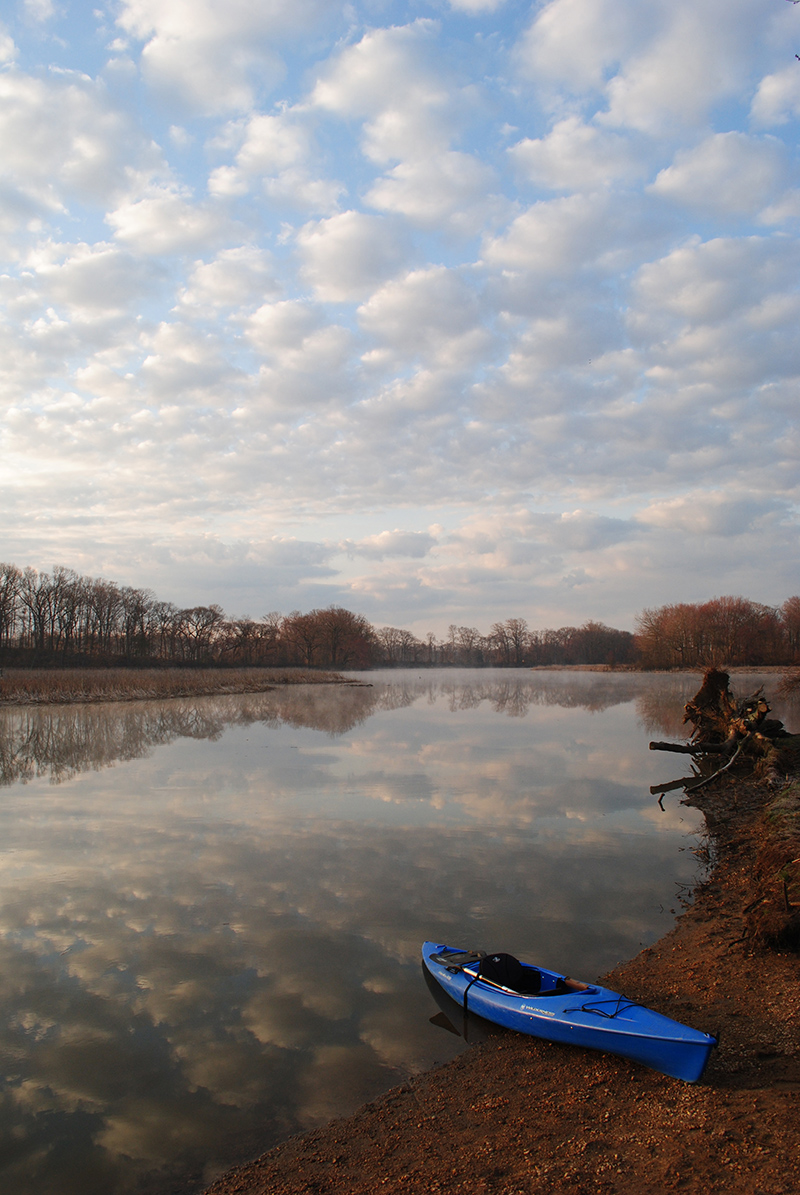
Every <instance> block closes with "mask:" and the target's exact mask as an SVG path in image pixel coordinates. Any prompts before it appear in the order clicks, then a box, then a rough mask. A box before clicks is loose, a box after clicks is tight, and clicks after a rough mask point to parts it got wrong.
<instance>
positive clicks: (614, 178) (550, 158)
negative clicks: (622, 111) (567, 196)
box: [508, 116, 643, 191]
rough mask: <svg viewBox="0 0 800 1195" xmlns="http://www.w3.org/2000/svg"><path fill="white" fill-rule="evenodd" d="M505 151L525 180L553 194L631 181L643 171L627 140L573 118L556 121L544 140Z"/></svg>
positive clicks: (522, 143) (632, 147) (534, 140)
mask: <svg viewBox="0 0 800 1195" xmlns="http://www.w3.org/2000/svg"><path fill="white" fill-rule="evenodd" d="M508 152H509V154H510V155H511V157H512V159H513V161H514V163H515V164H516V165H517V166H518V167H519V169H520V171H521V172H523V173H524V174H525V176H526V177H527V178H529V179H530V180H531V181H532V182H534V183H539V184H540V185H542V186H545V187H548V188H550V189H551V190H554V191H562V190H563V191H567V190H578V191H583V190H589V191H593V190H595V189H596V188H598V187H605V186H610V185H611V184H613V183H615V182H618V181H623V182H628V181H632V180H633V179H635V178H636V177H637V175H639V174H640V173H641V172H642V170H643V163H642V161H641V159H640V158H639V156H638V155H637V153H636V150H635V147H634V146H633V145H632V144H631V143H630V142H629V141H627V140H626V139H625V138H623V137H621V136H619V135H618V134H616V133H610V132H608V130H605V129H599V128H597V127H595V126H592V125H586V124H584V123H583V122H582V121H581V120H580V118H579V117H577V116H567V117H565V118H564V119H563V120H560V121H558V122H557V123H556V125H555V126H554V128H553V129H552V130H551V132H550V133H548V135H547V136H546V137H540V138H536V139H531V138H530V137H526V138H525V139H524V140H523V141H518V142H517V144H516V145H513V146H511V148H510V149H509V151H508Z"/></svg>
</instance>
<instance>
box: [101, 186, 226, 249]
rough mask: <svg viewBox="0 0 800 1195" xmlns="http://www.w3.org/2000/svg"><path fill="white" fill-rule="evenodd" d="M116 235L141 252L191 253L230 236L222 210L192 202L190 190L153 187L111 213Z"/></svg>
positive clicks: (109, 218)
mask: <svg viewBox="0 0 800 1195" xmlns="http://www.w3.org/2000/svg"><path fill="white" fill-rule="evenodd" d="M106 222H107V223H108V224H109V225H110V226H111V228H113V230H114V235H115V236H116V237H118V238H119V240H121V241H123V242H124V243H125V244H127V245H129V246H131V248H132V249H135V250H138V251H139V252H141V253H153V254H156V255H159V256H161V255H163V254H172V253H190V252H192V251H194V252H196V251H197V250H198V249H203V248H206V247H210V246H213V245H214V244H216V243H218V242H219V241H221V240H223V239H224V238H225V237H226V236H229V235H231V231H232V230H231V226H230V223H229V221H228V220H227V218H226V216H225V215H224V213H223V212H221V211H220V210H219V209H218V208H215V207H214V206H213V205H211V204H209V203H199V204H198V203H193V202H192V198H191V195H190V194H189V193H188V192H185V191H184V192H183V193H181V192H180V191H179V190H177V189H176V188H174V187H158V188H152V189H151V190H150V193H149V194H146V195H144V196H143V197H142V198H141V199H138V198H131V199H127V200H125V201H123V202H122V203H121V204H120V205H119V207H117V208H116V209H115V210H114V211H110V212H108V214H107V215H106Z"/></svg>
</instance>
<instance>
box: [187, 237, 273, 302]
mask: <svg viewBox="0 0 800 1195" xmlns="http://www.w3.org/2000/svg"><path fill="white" fill-rule="evenodd" d="M278 291H279V284H278V283H277V281H276V280H275V276H274V265H273V261H272V258H271V256H270V254H269V253H267V252H266V251H265V250H263V249H259V248H258V247H257V246H255V245H239V246H237V247H236V248H235V249H223V250H222V251H221V252H220V253H218V254H217V256H216V257H215V258H214V259H213V260H212V261H209V262H204V261H198V262H196V263H195V266H194V269H193V270H192V273H191V274H190V275H189V278H188V280H187V284H186V288H185V289H184V290H183V292H182V293H181V303H182V304H183V305H184V306H186V307H195V308H199V309H212V310H213V309H216V308H220V307H237V308H241V307H247V306H249V305H250V304H252V303H254V302H258V301H260V300H262V299H265V298H274V297H275V296H276V295H277V293H278Z"/></svg>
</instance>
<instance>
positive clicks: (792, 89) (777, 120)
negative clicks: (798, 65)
mask: <svg viewBox="0 0 800 1195" xmlns="http://www.w3.org/2000/svg"><path fill="white" fill-rule="evenodd" d="M750 114H751V116H752V119H753V121H754V123H755V124H757V125H765V126H769V125H781V124H786V122H787V121H788V120H791V119H793V118H796V117H797V116H799V115H800V75H798V73H797V71H796V70H795V68H794V64H791V65H789V66H786V67H784V68H783V70H782V71H776V72H775V74H772V75H765V76H764V78H763V79H762V80H761V82H760V83H759V85H758V90H757V91H756V94H755V96H754V97H753V102H752V104H751V107H750Z"/></svg>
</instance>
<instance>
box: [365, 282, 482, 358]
mask: <svg viewBox="0 0 800 1195" xmlns="http://www.w3.org/2000/svg"><path fill="white" fill-rule="evenodd" d="M358 318H359V322H360V324H361V326H362V328H363V329H364V330H365V331H366V332H369V333H370V334H371V335H372V336H373V337H375V339H376V340H377V341H378V342H379V344H380V346H381V347H379V348H376V349H373V350H371V351H370V353H369V354H367V357H366V359H367V360H368V361H369V362H370V363H378V364H386V363H387V362H388V361H390V360H392V359H394V360H402V361H406V362H407V361H410V360H414V359H415V358H419V359H422V360H425V361H428V362H433V363H437V364H440V365H443V366H445V367H450V368H462V369H463V368H466V367H468V365H469V363H470V362H472V361H477V360H479V359H480V358H481V357H482V356H483V355H484V354H485V352H486V350H487V347H488V344H489V341H490V336H489V334H488V332H487V331H486V329H485V328H484V327H483V326H482V324H481V310H480V304H479V301H478V297H477V295H476V293H475V291H474V290H473V288H472V287H471V286H470V285H469V282H468V281H467V280H466V279H465V278H464V277H463V276H462V275H460V274H459V273H458V272H456V271H454V270H448V269H447V268H446V267H445V266H434V267H431V268H429V269H427V270H412V271H411V272H410V273H408V274H406V275H405V276H404V277H402V278H396V279H393V280H392V281H390V282H387V283H386V284H385V285H384V286H382V287H381V288H380V289H379V290H377V291H375V293H374V294H373V295H372V296H371V297H370V299H369V300H368V301H367V302H366V303H364V304H363V305H362V306H361V307H359V309H358Z"/></svg>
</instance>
